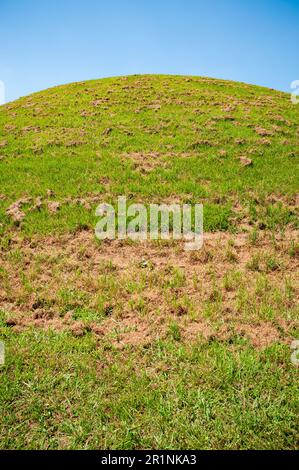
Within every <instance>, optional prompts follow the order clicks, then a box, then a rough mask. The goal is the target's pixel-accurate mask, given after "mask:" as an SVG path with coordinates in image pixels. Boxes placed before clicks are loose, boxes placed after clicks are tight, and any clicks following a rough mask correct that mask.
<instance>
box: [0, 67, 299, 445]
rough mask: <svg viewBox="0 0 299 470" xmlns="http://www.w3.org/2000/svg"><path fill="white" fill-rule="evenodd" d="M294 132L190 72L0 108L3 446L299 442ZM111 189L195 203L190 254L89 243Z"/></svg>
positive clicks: (272, 113)
mask: <svg viewBox="0 0 299 470" xmlns="http://www.w3.org/2000/svg"><path fill="white" fill-rule="evenodd" d="M298 122H299V106H296V105H293V104H292V103H291V100H290V96H289V95H287V94H285V93H281V92H277V91H274V90H269V89H266V88H261V87H257V86H252V85H247V84H243V83H235V82H229V81H224V80H214V79H211V78H203V77H181V76H150V75H149V76H143V75H141V76H130V77H119V78H109V79H103V80H93V81H87V82H82V83H74V84H70V85H64V86H59V87H56V88H52V89H49V90H46V91H43V92H39V93H35V94H33V95H31V96H28V97H25V98H21V99H19V100H17V101H15V102H13V103H8V104H6V105H5V106H2V107H0V340H1V341H3V342H4V344H5V349H6V361H5V364H4V365H3V366H0V407H1V410H2V412H1V417H0V432H1V436H2V438H1V443H0V447H1V448H8V449H12V448H17V449H24V448H33V449H55V448H67V449H69V448H73V449H79V448H80V449H81V448H84V449H85V448H113V449H140V448H153V449H157V448H169V449H186V448H194V449H233V448H238V449H249V448H250V449H295V448H296V447H297V444H298V442H297V437H298V436H297V429H296V427H297V419H298V369H297V367H296V365H295V364H294V361H293V362H292V361H291V355H292V353H293V352H294V351H293V350H292V349H291V348H290V345H291V343H292V341H293V340H295V339H296V338H298V335H299V331H298V326H299V325H298V317H299V316H298V313H299V309H298V298H299V295H298V294H299V285H298V254H299V245H298V228H299V227H298V193H299V191H298V188H299V184H298V181H299V178H298V175H299V171H298V170H299V163H298V161H299V159H298V157H299V153H298V136H299V126H298ZM119 195H125V196H126V197H127V198H128V200H129V201H130V202H141V203H144V204H145V205H146V206H148V205H149V204H151V203H153V202H157V203H162V202H166V203H171V202H179V203H193V204H195V203H203V206H204V232H205V242H204V246H203V248H202V249H201V250H199V251H194V252H186V251H184V249H183V246H182V242H181V241H173V240H170V241H164V240H162V241H161V240H157V241H146V242H143V243H141V242H133V241H131V240H114V241H105V242H99V241H98V240H96V238H95V236H94V227H95V224H96V221H97V220H98V218H97V217H96V216H95V209H96V207H97V206H98V204H99V203H101V202H105V203H111V204H113V205H115V204H116V202H117V197H118V196H119ZM293 358H294V354H293Z"/></svg>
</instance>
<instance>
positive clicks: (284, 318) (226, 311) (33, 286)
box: [0, 230, 299, 348]
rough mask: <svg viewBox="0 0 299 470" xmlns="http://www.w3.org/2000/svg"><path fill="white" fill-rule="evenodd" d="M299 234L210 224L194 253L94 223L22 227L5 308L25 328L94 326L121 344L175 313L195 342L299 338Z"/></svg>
mask: <svg viewBox="0 0 299 470" xmlns="http://www.w3.org/2000/svg"><path fill="white" fill-rule="evenodd" d="M297 240H298V231H290V230H289V231H288V232H285V233H283V234H279V233H277V234H275V240H273V234H271V233H267V232H265V231H261V232H260V234H259V237H258V239H257V240H256V241H255V243H254V244H252V242H251V241H250V238H249V235H248V233H239V234H235V235H232V234H229V233H224V232H222V233H207V234H205V237H204V247H203V248H202V249H201V250H199V251H194V252H187V251H185V250H184V245H183V242H177V241H176V242H174V241H169V242H162V241H159V242H149V241H148V242H143V243H141V242H138V243H137V242H131V241H128V240H123V241H122V240H115V241H105V242H102V243H101V244H99V243H98V242H97V241H96V240H95V238H94V234H93V233H92V232H90V231H82V232H79V233H76V234H75V235H64V236H60V237H58V236H57V237H44V238H40V237H39V238H38V237H36V238H33V239H30V240H28V239H26V238H24V239H21V238H18V236H17V235H14V236H13V238H12V240H11V244H10V247H9V250H4V249H3V250H2V251H0V265H1V268H2V269H1V272H0V303H1V309H2V310H3V311H4V312H6V317H5V318H6V323H7V325H8V326H10V327H11V328H13V329H14V330H15V331H18V330H22V329H23V328H27V327H29V326H35V327H39V328H53V329H55V330H67V331H70V332H72V334H73V335H74V336H78V337H80V336H82V335H84V334H86V333H87V332H89V331H91V332H93V334H96V335H97V336H98V338H99V341H109V342H110V343H111V344H113V345H114V346H115V347H117V348H123V347H126V346H127V345H132V346H136V345H146V344H149V343H151V342H152V341H154V340H155V339H157V338H165V337H167V335H169V327H170V324H171V323H173V322H175V323H176V324H177V327H178V328H179V330H180V333H181V340H182V341H186V342H190V341H191V342H193V341H198V340H200V341H210V340H213V339H216V340H219V341H230V340H231V339H232V338H234V337H235V336H236V335H238V336H244V337H245V338H247V340H248V341H250V342H251V344H252V345H253V346H254V347H256V348H263V347H266V346H268V345H270V344H272V343H275V342H289V341H290V339H291V336H290V335H291V332H293V331H294V329H295V328H298V326H299V325H298V298H299V295H298V294H299V285H298V284H299V279H298V271H299V269H298V268H299V260H298V257H296V256H295V251H294V249H293V251H292V252H291V251H290V247H291V246H293V245H292V242H294V241H297ZM14 253H17V254H18V257H17V258H16V256H14ZM290 253H291V254H290ZM273 260H274V261H273ZM103 301H104V303H103ZM78 312H79V313H78ZM82 312H83V314H82ZM86 312H87V313H86ZM269 312H270V313H269ZM80 315H83V316H82V317H80ZM84 315H87V317H84ZM88 315H90V316H88Z"/></svg>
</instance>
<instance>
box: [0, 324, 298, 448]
mask: <svg viewBox="0 0 299 470" xmlns="http://www.w3.org/2000/svg"><path fill="white" fill-rule="evenodd" d="M2 334H3V336H4V338H5V343H6V348H7V361H6V365H5V367H2V368H1V369H0V377H1V382H0V397H1V398H0V400H1V410H2V411H1V427H0V429H1V436H2V437H1V448H18V449H25V448H26V449H56V448H68V449H78V448H83V449H94V448H97V449H98V448H113V449H140V448H154V449H155V448H165V449H177V448H180V449H186V448H201V449H248V448H254V449H278V448H282V449H294V448H296V445H297V442H296V439H297V437H298V434H297V430H296V429H297V428H296V425H297V417H298V375H297V374H298V371H297V370H296V368H295V367H294V366H293V365H292V364H291V363H290V350H289V347H287V346H281V345H274V346H272V347H269V348H267V349H266V350H264V351H263V352H257V351H256V350H254V349H253V348H252V347H250V345H249V344H247V343H246V342H244V340H243V339H240V338H239V339H235V341H234V342H233V343H231V344H227V343H220V342H217V341H216V342H212V343H210V344H208V345H206V344H201V343H200V342H199V343H198V344H194V345H193V346H186V345H183V344H180V342H179V341H175V340H174V339H169V340H165V341H157V342H154V343H153V344H151V345H150V346H148V347H140V348H137V349H136V348H135V349H131V348H128V349H126V350H124V351H121V352H120V351H118V350H116V349H114V348H112V347H111V346H109V344H107V343H101V342H99V341H97V340H96V339H95V337H94V336H93V335H92V334H88V335H86V336H85V337H84V338H74V337H73V336H72V335H70V334H67V333H54V332H48V333H46V332H43V331H39V330H37V331H36V330H31V331H27V332H26V333H22V334H14V333H12V332H11V331H10V330H9V329H8V328H7V327H4V328H3V329H2Z"/></svg>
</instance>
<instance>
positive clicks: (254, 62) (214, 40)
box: [0, 0, 299, 101]
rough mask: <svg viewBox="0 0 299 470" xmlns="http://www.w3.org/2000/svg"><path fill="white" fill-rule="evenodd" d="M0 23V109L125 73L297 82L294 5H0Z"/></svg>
mask: <svg viewBox="0 0 299 470" xmlns="http://www.w3.org/2000/svg"><path fill="white" fill-rule="evenodd" d="M0 21H1V23H0V40H1V42H0V44H1V47H0V51H1V52H0V80H2V81H4V82H5V86H6V100H7V101H10V100H13V99H15V98H18V97H19V96H24V95H26V94H28V93H31V92H33V91H37V90H41V89H44V88H48V87H51V86H54V85H58V84H62V83H68V82H73V81H80V80H87V79H92V78H100V77H106V76H115V75H126V74H134V73H165V74H190V75H205V76H210V77H219V78H225V79H231V80H239V81H244V82H248V83H254V84H259V85H264V86H268V87H271V88H276V89H279V90H285V91H290V89H289V86H290V83H291V82H292V81H293V80H296V79H299V60H298V46H299V0H251V1H250V0H245V1H244V0H239V1H237V0H227V1H225V0H213V1H212V0H210V1H207V0H205V1H202V0H110V1H108V0H107V1H102V0H98V1H96V0H85V1H84V0H81V1H79V0H45V1H43V0H0Z"/></svg>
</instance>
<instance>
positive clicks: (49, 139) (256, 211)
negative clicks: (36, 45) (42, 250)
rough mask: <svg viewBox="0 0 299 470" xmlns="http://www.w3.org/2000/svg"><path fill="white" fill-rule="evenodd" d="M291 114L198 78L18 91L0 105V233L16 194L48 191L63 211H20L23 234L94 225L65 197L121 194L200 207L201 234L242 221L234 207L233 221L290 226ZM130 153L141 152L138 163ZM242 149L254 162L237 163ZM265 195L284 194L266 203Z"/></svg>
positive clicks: (275, 101) (267, 95)
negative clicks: (12, 99) (263, 133)
mask: <svg viewBox="0 0 299 470" xmlns="http://www.w3.org/2000/svg"><path fill="white" fill-rule="evenodd" d="M152 106H154V109H152ZM155 106H156V108H155ZM228 106H229V107H228ZM298 117H299V112H298V106H297V107H296V106H294V105H292V104H291V102H290V98H289V96H288V95H287V94H284V93H280V92H275V91H273V90H268V89H265V88H261V87H256V86H249V85H245V84H241V83H233V82H226V81H221V80H211V79H204V78H198V77H191V78H189V79H186V78H185V77H179V76H174V77H169V76H131V77H128V78H127V79H126V80H124V79H122V78H111V79H104V80H95V81H89V82H84V83H75V84H71V85H66V86H61V87H56V88H52V89H50V90H46V91H43V92H40V93H36V94H34V95H31V96H30V97H26V98H22V99H20V100H18V101H16V102H14V103H11V104H8V105H5V106H2V107H1V108H0V142H6V145H5V146H4V147H3V148H0V154H1V156H2V159H1V160H0V169H1V171H0V188H1V194H3V195H5V197H6V199H5V200H3V201H1V200H0V217H1V219H2V224H3V225H4V228H3V227H2V230H4V229H7V230H9V227H10V222H9V219H8V218H7V217H6V215H5V210H6V209H7V207H9V205H10V204H11V203H12V202H15V201H16V200H18V199H20V198H21V197H23V196H24V195H27V196H30V197H33V198H34V197H42V198H44V199H46V200H48V199H49V198H47V196H46V193H47V190H48V189H51V190H52V191H53V192H54V194H55V196H54V198H55V200H58V201H60V202H61V203H62V204H63V207H62V209H61V214H58V215H56V216H55V217H53V215H49V213H48V211H47V207H46V204H44V206H43V207H42V208H41V210H40V211H37V210H35V211H33V212H30V213H29V214H27V217H26V218H25V220H24V222H23V224H22V231H24V232H25V233H26V234H30V235H31V234H32V233H37V232H38V233H53V231H60V232H64V231H68V230H73V229H76V228H78V227H80V226H82V225H86V224H87V225H88V226H90V227H93V226H94V222H95V219H94V210H90V209H85V208H84V207H76V206H75V207H74V204H72V199H75V198H88V197H91V196H95V195H97V196H98V197H99V199H102V200H104V201H105V202H106V201H107V202H113V203H116V197H117V195H120V194H126V195H130V198H131V200H132V201H141V202H143V203H150V202H153V201H161V200H165V199H167V198H168V199H171V198H176V199H179V200H181V201H182V202H188V201H192V202H204V204H205V208H206V214H205V224H206V230H208V231H210V230H213V231H214V230H227V229H228V228H233V227H234V226H237V225H238V223H237V222H236V217H237V219H238V217H240V213H239V212H238V213H237V214H236V212H235V210H234V208H233V205H234V203H236V202H238V203H240V204H241V205H242V208H243V210H242V211H241V219H242V218H246V220H247V219H249V220H251V221H253V222H256V221H257V222H260V223H263V224H264V223H265V224H267V225H270V224H272V225H273V226H274V228H275V227H277V226H281V225H282V226H285V225H286V224H289V223H293V224H295V223H297V224H298V213H294V209H293V207H290V206H294V204H291V201H292V198H294V196H295V195H296V193H297V191H298V177H297V175H298V172H299V166H298V148H297V142H296V140H297V137H296V130H297V125H298V124H297V123H298ZM107 129H109V130H110V132H106V131H107ZM259 129H266V131H269V132H270V133H271V135H269V136H266V137H263V136H261V135H259V134H258V132H260V131H259ZM257 131H258V132H257ZM262 139H267V142H266V143H262ZM133 153H140V154H141V156H140V157H139V158H138V162H137V163H136V161H134V158H132V157H131V156H130V155H131V154H133ZM152 153H157V154H158V157H151V156H148V154H152ZM128 154H129V156H128ZM142 154H144V157H142ZM241 156H247V157H250V158H251V159H252V161H253V165H252V166H251V167H245V168H244V167H242V165H241V164H240V161H239V157H241ZM147 165H150V167H149V168H147ZM273 195H277V196H281V195H283V201H281V202H279V201H278V202H277V203H275V204H274V205H273V203H271V202H270V199H271V197H272V196H273ZM66 199H68V201H66ZM32 205H33V203H32ZM95 207H96V204H95V203H93V204H92V208H93V209H94V208H95ZM28 209H29V206H28V207H27V210H28ZM25 212H26V209H25Z"/></svg>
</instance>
